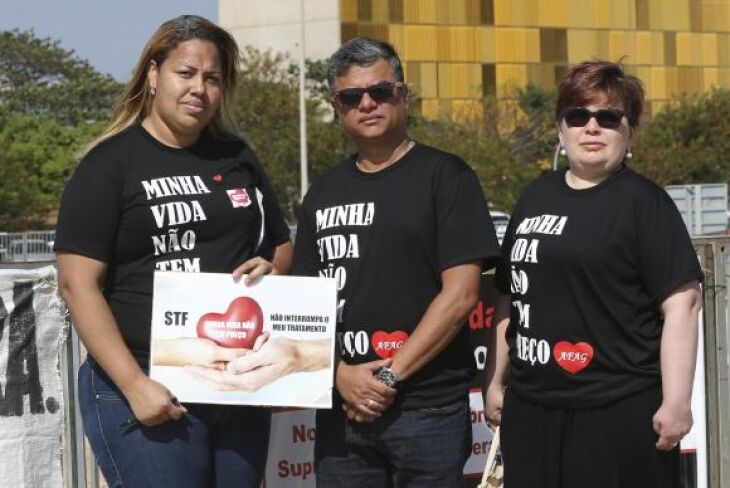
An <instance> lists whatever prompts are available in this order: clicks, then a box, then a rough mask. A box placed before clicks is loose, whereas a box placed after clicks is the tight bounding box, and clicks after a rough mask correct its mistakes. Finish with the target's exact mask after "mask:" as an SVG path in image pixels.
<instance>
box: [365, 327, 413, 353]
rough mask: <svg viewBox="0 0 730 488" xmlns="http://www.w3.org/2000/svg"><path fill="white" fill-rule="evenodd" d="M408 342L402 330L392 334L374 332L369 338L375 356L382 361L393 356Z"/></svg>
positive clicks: (379, 331) (380, 331)
mask: <svg viewBox="0 0 730 488" xmlns="http://www.w3.org/2000/svg"><path fill="white" fill-rule="evenodd" d="M407 340H408V334H406V333H405V332H403V331H402V330H396V331H393V332H390V333H388V332H383V331H382V330H378V331H376V332H375V333H374V334H373V336H372V337H371V338H370V344H371V345H372V346H373V350H374V351H375V354H377V355H378V356H380V357H381V358H383V359H387V358H389V357H391V356H393V354H395V353H396V352H397V351H398V349H400V348H401V347H403V344H405V343H406V341H407Z"/></svg>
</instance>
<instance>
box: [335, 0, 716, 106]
mask: <svg viewBox="0 0 730 488" xmlns="http://www.w3.org/2000/svg"><path fill="white" fill-rule="evenodd" d="M340 20H341V40H342V42H344V41H347V40H348V39H350V38H352V37H354V36H357V35H367V36H371V37H375V38H378V39H382V40H385V41H388V42H390V43H392V44H393V45H394V46H395V48H396V49H397V50H398V52H399V53H400V55H401V58H402V60H403V62H404V64H405V70H406V77H407V81H408V82H409V83H410V84H411V85H412V86H413V87H414V89H415V91H416V92H417V94H418V95H419V96H420V97H422V99H423V102H422V111H423V112H424V114H425V115H427V116H437V115H438V114H439V113H443V111H444V110H446V111H450V112H451V113H455V112H460V111H463V110H464V109H467V110H479V107H480V106H481V100H482V98H483V97H484V96H485V95H487V94H494V95H496V97H497V98H498V99H509V98H510V97H511V95H512V94H514V89H515V87H522V86H525V85H527V84H528V83H533V84H536V85H539V86H543V87H549V86H555V84H556V82H557V81H559V80H560V79H561V78H562V76H563V74H564V73H565V70H566V68H567V66H568V65H570V64H574V63H577V62H580V61H583V60H586V59H591V58H600V59H607V60H610V61H619V60H621V61H622V63H623V64H624V66H625V67H626V69H627V71H628V72H630V73H632V74H635V75H636V76H638V77H639V78H641V80H642V81H643V82H644V84H645V88H646V95H647V101H648V103H647V109H648V110H647V111H648V112H649V113H656V111H658V110H659V109H660V108H661V107H662V106H663V105H664V104H666V103H667V102H668V101H669V100H671V99H673V98H676V97H679V96H682V95H691V94H695V93H698V92H702V91H705V90H709V89H711V88H712V87H716V86H721V87H726V88H730V0H340Z"/></svg>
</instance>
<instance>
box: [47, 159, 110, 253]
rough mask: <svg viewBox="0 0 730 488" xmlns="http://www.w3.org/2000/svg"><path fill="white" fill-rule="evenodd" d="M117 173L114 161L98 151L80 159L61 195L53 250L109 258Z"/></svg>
mask: <svg viewBox="0 0 730 488" xmlns="http://www.w3.org/2000/svg"><path fill="white" fill-rule="evenodd" d="M117 173H118V172H117V171H115V167H114V161H111V160H108V159H105V158H104V157H100V156H98V153H96V154H91V155H88V156H87V157H86V158H84V159H83V161H81V163H80V164H79V166H78V168H77V169H76V172H75V173H74V175H73V177H72V178H71V180H70V181H69V182H68V184H67V185H66V189H65V190H64V192H63V197H62V198H61V205H60V209H59V213H58V223H57V225H56V239H55V243H54V246H53V249H54V250H55V251H66V252H70V253H74V254H80V255H83V256H87V257H90V258H93V259H96V260H99V261H103V262H106V263H108V262H110V261H111V260H112V256H113V253H114V246H115V242H116V237H117V226H118V225H119V219H120V212H121V194H122V187H123V182H122V181H121V177H120V176H119V175H118V174H117Z"/></svg>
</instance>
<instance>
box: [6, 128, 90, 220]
mask: <svg viewBox="0 0 730 488" xmlns="http://www.w3.org/2000/svg"><path fill="white" fill-rule="evenodd" d="M100 129H101V127H100V126H99V125H82V126H79V127H69V126H66V125H62V124H60V123H59V122H58V121H56V120H53V119H51V118H46V117H40V116H37V115H36V116H31V115H17V114H10V115H7V114H6V115H5V116H0V148H2V150H1V151H0V229H2V230H4V231H20V230H28V229H45V228H48V227H49V226H51V225H53V223H52V222H51V223H49V222H48V220H49V217H50V216H51V215H52V214H53V211H54V210H55V209H56V208H57V206H58V200H59V199H60V196H61V193H62V191H63V187H64V185H65V182H66V180H67V179H68V177H69V176H70V174H71V172H72V171H73V168H74V167H75V166H76V158H75V153H76V152H77V151H78V150H79V149H80V148H81V147H82V145H83V144H85V143H86V142H88V141H89V140H90V139H91V138H92V137H94V136H95V135H97V134H98V133H99V131H100Z"/></svg>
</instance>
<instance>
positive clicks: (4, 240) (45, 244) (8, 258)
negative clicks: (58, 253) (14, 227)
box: [0, 230, 56, 263]
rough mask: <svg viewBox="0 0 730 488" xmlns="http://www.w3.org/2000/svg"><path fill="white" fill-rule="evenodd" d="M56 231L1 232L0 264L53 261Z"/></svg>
mask: <svg viewBox="0 0 730 488" xmlns="http://www.w3.org/2000/svg"><path fill="white" fill-rule="evenodd" d="M55 238H56V231H55V230H36V231H30V232H0V262H2V263H7V262H10V263H28V262H38V261H53V260H54V259H55V256H54V254H53V241H54V239H55Z"/></svg>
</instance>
